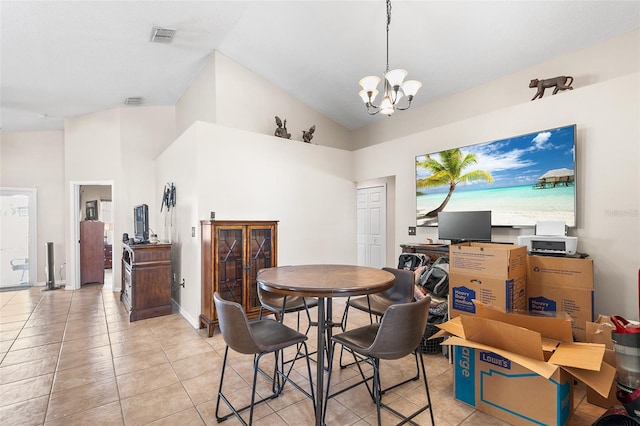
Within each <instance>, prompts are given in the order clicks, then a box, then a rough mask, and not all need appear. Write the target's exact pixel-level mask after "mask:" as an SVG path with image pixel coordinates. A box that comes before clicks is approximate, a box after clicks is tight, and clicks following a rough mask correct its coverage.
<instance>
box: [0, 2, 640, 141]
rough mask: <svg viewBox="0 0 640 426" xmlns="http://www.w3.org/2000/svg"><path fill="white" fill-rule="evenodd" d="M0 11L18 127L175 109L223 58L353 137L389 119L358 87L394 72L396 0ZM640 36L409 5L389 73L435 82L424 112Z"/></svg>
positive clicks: (560, 21) (10, 108)
mask: <svg viewBox="0 0 640 426" xmlns="http://www.w3.org/2000/svg"><path fill="white" fill-rule="evenodd" d="M0 8H1V9H0V19H1V21H0V23H1V26H0V28H1V30H0V36H1V39H0V43H1V46H0V47H1V51H0V60H1V74H0V80H1V81H0V83H1V86H0V90H1V92H0V95H1V111H0V112H1V116H0V119H1V125H0V126H1V128H2V130H5V131H30V130H53V129H62V127H63V119H64V118H68V117H74V116H77V115H81V114H85V113H90V112H95V111H101V110H105V109H110V108H114V107H118V106H122V105H123V102H124V100H125V98H127V97H142V98H143V102H144V104H145V105H174V104H175V103H176V102H177V101H178V99H179V98H180V96H181V95H182V93H183V92H184V90H185V89H186V88H187V87H188V86H189V83H190V82H191V81H192V79H193V78H194V77H195V76H196V75H197V73H198V71H199V69H200V67H201V66H202V64H203V63H204V61H205V60H206V58H207V57H208V56H209V55H210V54H211V52H212V51H213V50H218V51H220V52H222V53H223V54H224V55H226V56H228V57H230V58H231V59H233V60H234V61H236V62H238V63H240V64H242V65H244V66H245V67H247V68H248V69H250V70H252V71H253V72H255V73H256V74H258V75H261V76H262V77H264V78H265V79H267V80H269V81H271V82H272V83H274V84H276V85H277V86H279V87H281V88H282V89H283V90H285V91H287V92H290V93H291V94H293V95H294V96H295V97H297V98H298V99H300V100H301V101H303V102H305V103H307V104H309V105H310V106H312V107H313V108H315V109H317V110H318V111H320V112H322V113H324V114H326V115H327V116H329V117H331V118H333V119H334V120H335V121H337V122H339V123H341V124H342V125H344V126H345V127H347V128H349V129H357V128H360V127H362V126H366V125H368V124H371V123H373V122H375V120H378V119H380V118H381V117H380V116H369V115H367V114H366V112H365V110H364V105H363V104H362V101H361V100H360V98H359V96H358V91H359V90H360V87H359V86H358V81H359V80H360V78H362V77H364V76H365V75H371V74H375V75H381V74H382V72H383V71H384V68H385V55H386V53H385V34H386V32H385V25H386V7H385V2H384V0H376V1H253V2H247V1H30V0H23V1H9V0H2V1H1V3H0ZM154 26H161V27H168V28H174V29H176V33H175V38H174V40H173V43H171V44H159V43H150V42H149V38H150V34H151V29H152V27H154ZM639 27H640V1H401V0H396V1H393V4H392V19H391V26H390V46H389V48H390V56H389V62H390V64H389V65H390V67H391V68H404V69H406V70H407V71H408V72H409V76H408V78H411V79H417V80H420V81H421V82H422V84H423V86H422V89H421V90H420V91H419V92H418V95H417V96H416V99H415V101H414V105H415V106H420V105H424V104H427V103H429V102H433V101H435V100H437V99H440V98H443V97H446V96H448V95H451V94H454V93H457V92H461V91H463V90H465V89H468V88H471V87H474V86H477V85H479V84H483V83H485V82H488V81H491V80H494V79H497V78H500V77H502V76H505V75H507V74H510V73H513V72H515V71H518V70H521V69H524V68H527V67H530V66H532V65H535V64H537V63H540V62H543V61H545V60H548V59H551V58H553V57H556V56H559V55H562V54H564V53H567V52H570V51H573V50H577V49H579V48H582V47H585V46H588V45H591V44H594V43H597V42H599V41H602V40H605V39H608V38H611V37H614V36H616V35H619V34H623V33H627V32H629V31H632V30H635V29H637V28H639ZM534 77H536V76H532V78H534ZM255 101H256V102H268V99H255Z"/></svg>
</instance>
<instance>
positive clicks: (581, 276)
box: [527, 256, 594, 342]
mask: <svg viewBox="0 0 640 426" xmlns="http://www.w3.org/2000/svg"><path fill="white" fill-rule="evenodd" d="M593 295H594V292H593V260H591V259H579V258H568V257H552V256H527V309H528V310H529V311H530V312H532V311H543V312H566V313H568V314H569V315H570V316H571V318H572V320H573V334H574V337H575V339H576V340H577V341H580V342H584V341H586V328H585V327H586V323H587V322H591V321H593V310H594V308H593V304H594V297H593Z"/></svg>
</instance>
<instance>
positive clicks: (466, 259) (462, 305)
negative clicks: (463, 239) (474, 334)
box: [449, 243, 527, 317]
mask: <svg viewBox="0 0 640 426" xmlns="http://www.w3.org/2000/svg"><path fill="white" fill-rule="evenodd" d="M449 261H450V266H449V301H450V302H449V303H450V305H451V317H456V316H458V315H460V314H462V313H465V314H475V313H476V311H475V305H474V303H473V301H474V300H478V301H480V302H482V303H483V304H485V305H489V306H493V307H495V308H497V309H500V310H502V311H505V312H512V311H526V303H527V299H526V298H527V269H526V264H527V250H526V247H524V246H513V245H505V244H484V243H466V244H457V245H452V246H451V247H450V248H449Z"/></svg>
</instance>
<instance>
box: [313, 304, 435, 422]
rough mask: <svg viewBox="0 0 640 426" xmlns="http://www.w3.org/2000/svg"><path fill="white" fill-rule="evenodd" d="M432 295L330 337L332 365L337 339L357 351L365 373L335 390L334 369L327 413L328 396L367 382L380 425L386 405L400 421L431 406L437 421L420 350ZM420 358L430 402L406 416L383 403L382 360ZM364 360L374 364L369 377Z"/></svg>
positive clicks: (356, 353)
mask: <svg viewBox="0 0 640 426" xmlns="http://www.w3.org/2000/svg"><path fill="white" fill-rule="evenodd" d="M430 303H431V298H430V297H429V296H427V297H425V298H424V299H422V300H420V301H418V302H415V303H401V304H396V305H392V306H390V307H389V309H387V311H386V312H385V313H384V315H383V317H382V320H381V322H380V323H373V324H369V325H365V326H363V327H359V328H355V329H353V330H349V331H345V332H344V333H341V334H337V335H335V336H333V337H332V338H331V340H332V345H331V352H330V361H329V363H330V365H331V364H332V363H333V355H334V354H335V346H336V344H337V343H339V344H341V345H342V346H343V347H346V348H348V349H349V350H350V351H351V352H352V353H353V355H354V360H355V363H356V365H357V366H358V370H359V371H360V375H361V376H362V380H361V381H359V382H357V383H354V384H352V385H350V386H348V387H346V388H344V389H342V390H340V391H337V392H335V393H333V394H331V393H330V390H331V369H330V370H329V375H328V377H327V396H326V403H325V405H324V411H325V412H324V413H323V416H324V414H326V410H327V405H328V402H329V399H331V398H334V397H336V396H337V395H340V394H342V393H343V392H346V391H348V390H350V389H352V388H354V387H356V386H359V385H361V384H365V385H366V386H367V390H368V391H369V394H370V395H371V398H372V400H373V401H374V402H375V404H376V412H377V415H378V426H380V424H381V421H380V407H382V408H385V409H386V410H388V411H390V412H391V413H393V414H395V415H396V416H398V417H399V418H401V419H402V422H400V423H399V424H404V423H407V422H411V423H412V424H416V423H415V422H413V421H412V419H413V418H415V417H416V416H417V415H419V414H420V413H422V412H423V411H425V410H427V409H428V410H429V414H430V416H431V424H432V425H433V424H434V419H433V410H432V407H431V395H430V394H429V384H428V382H427V374H426V371H425V368H424V359H423V357H422V353H419V354H418V352H420V351H419V350H418V348H419V345H420V341H421V340H422V336H423V335H424V330H425V328H426V326H427V319H428V317H429V304H430ZM412 352H413V353H414V354H415V356H416V357H418V356H419V358H420V365H421V370H422V377H423V380H424V387H425V392H426V394H427V404H426V405H424V406H422V407H420V408H419V409H418V410H416V411H415V412H413V413H412V414H410V415H408V416H405V415H403V414H401V413H399V412H398V411H396V410H394V409H393V408H391V407H389V406H388V405H386V404H383V403H382V389H381V387H380V360H382V359H384V360H395V359H400V358H403V357H405V356H407V355H409V354H411V353H412ZM361 362H366V363H368V364H370V365H371V366H372V368H373V374H372V376H370V377H366V376H365V374H364V371H363V370H362V367H361V365H360V363H361ZM370 380H373V387H370V386H369V381H370Z"/></svg>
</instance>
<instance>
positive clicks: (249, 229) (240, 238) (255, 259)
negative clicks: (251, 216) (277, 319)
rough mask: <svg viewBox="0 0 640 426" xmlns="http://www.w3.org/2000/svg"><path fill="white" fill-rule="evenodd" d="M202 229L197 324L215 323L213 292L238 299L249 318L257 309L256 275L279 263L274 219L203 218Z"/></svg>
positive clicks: (255, 314) (276, 228) (211, 333)
mask: <svg viewBox="0 0 640 426" xmlns="http://www.w3.org/2000/svg"><path fill="white" fill-rule="evenodd" d="M200 227H201V231H202V247H201V254H202V271H201V276H202V278H201V279H202V281H201V292H202V295H201V297H202V302H201V303H202V306H201V314H200V328H203V327H208V333H209V337H211V336H213V330H214V329H215V326H216V325H217V323H218V321H217V315H216V311H215V305H214V303H213V293H214V292H216V291H217V292H218V293H220V296H221V297H222V298H223V299H226V300H232V301H234V302H237V303H239V304H240V305H241V306H242V308H243V309H244V311H245V312H246V313H247V317H248V318H256V317H257V316H258V315H259V313H260V301H259V300H258V287H257V280H256V276H257V274H258V271H259V270H260V269H263V268H271V267H274V266H277V265H278V261H277V258H278V256H277V251H278V236H277V232H278V222H277V221H234V220H206V221H201V222H200Z"/></svg>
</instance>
